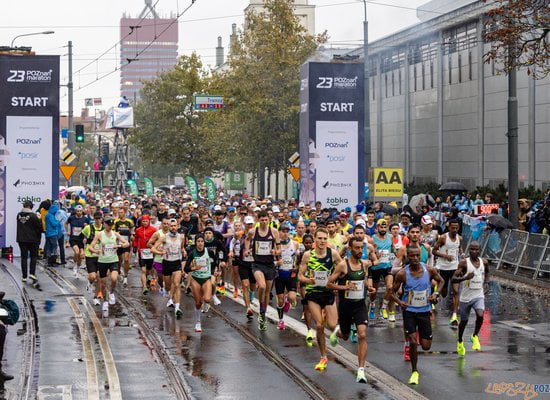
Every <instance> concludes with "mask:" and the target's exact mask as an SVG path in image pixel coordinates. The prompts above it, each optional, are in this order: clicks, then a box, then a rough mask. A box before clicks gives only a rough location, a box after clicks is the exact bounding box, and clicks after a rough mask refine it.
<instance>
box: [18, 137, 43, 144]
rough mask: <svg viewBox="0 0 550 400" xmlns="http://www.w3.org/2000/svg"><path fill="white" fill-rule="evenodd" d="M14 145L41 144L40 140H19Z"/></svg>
mask: <svg viewBox="0 0 550 400" xmlns="http://www.w3.org/2000/svg"><path fill="white" fill-rule="evenodd" d="M15 144H42V138H38V139H25V138H19V139H17V140H16V141H15Z"/></svg>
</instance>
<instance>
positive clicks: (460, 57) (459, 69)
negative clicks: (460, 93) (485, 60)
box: [458, 54, 462, 82]
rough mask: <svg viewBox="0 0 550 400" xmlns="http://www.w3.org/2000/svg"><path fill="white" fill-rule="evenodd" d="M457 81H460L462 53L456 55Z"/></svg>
mask: <svg viewBox="0 0 550 400" xmlns="http://www.w3.org/2000/svg"><path fill="white" fill-rule="evenodd" d="M458 82H462V54H459V55H458Z"/></svg>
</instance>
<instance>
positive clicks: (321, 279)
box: [313, 271, 328, 287]
mask: <svg viewBox="0 0 550 400" xmlns="http://www.w3.org/2000/svg"><path fill="white" fill-rule="evenodd" d="M313 278H314V279H315V286H321V287H326V286H327V283H328V271H314V272H313Z"/></svg>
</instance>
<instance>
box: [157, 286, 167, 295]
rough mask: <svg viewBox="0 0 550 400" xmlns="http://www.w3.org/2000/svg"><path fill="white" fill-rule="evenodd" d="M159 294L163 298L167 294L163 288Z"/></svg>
mask: <svg viewBox="0 0 550 400" xmlns="http://www.w3.org/2000/svg"><path fill="white" fill-rule="evenodd" d="M159 294H160V295H161V296H162V297H164V295H165V294H166V291H165V290H164V288H163V287H161V288H160V289H159Z"/></svg>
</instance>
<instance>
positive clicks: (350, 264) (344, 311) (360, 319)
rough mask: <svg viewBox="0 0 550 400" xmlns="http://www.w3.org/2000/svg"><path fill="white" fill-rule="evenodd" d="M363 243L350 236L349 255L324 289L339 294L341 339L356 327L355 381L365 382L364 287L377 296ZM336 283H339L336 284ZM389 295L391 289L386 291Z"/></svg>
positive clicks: (346, 336)
mask: <svg viewBox="0 0 550 400" xmlns="http://www.w3.org/2000/svg"><path fill="white" fill-rule="evenodd" d="M364 247H366V244H365V243H364V242H363V241H362V240H361V239H359V238H356V237H352V238H351V239H350V240H349V248H350V255H349V256H347V257H346V258H345V259H344V260H343V261H341V262H340V263H338V265H337V266H336V268H335V269H334V272H333V273H332V275H331V276H330V278H329V281H328V285H327V287H328V288H330V289H336V290H338V293H339V298H340V302H339V303H338V323H339V325H340V335H339V336H340V337H341V338H342V339H344V340H348V338H349V336H350V333H351V326H352V324H355V326H356V329H357V337H358V342H359V345H358V353H357V356H358V361H359V368H358V369H357V382H358V383H367V377H366V376H365V362H366V359H367V326H368V323H369V321H368V316H367V305H366V303H365V285H366V287H367V289H368V293H369V295H370V294H376V289H375V288H374V287H373V286H372V279H371V278H370V276H368V275H369V273H368V271H369V263H370V262H368V261H364V260H363V259H362V256H363V248H364ZM336 282H338V284H336ZM388 292H391V290H388Z"/></svg>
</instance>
